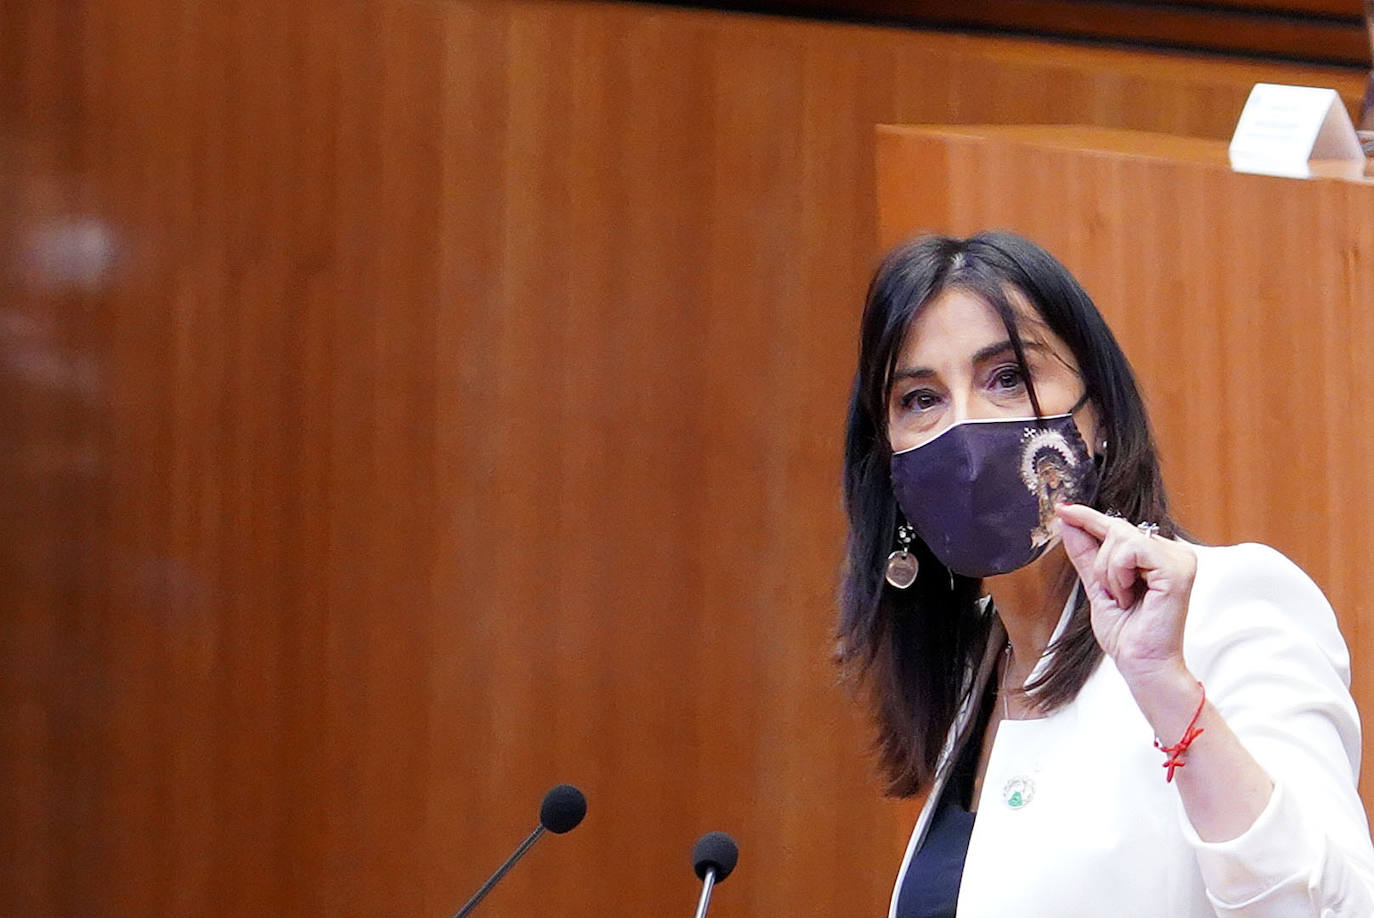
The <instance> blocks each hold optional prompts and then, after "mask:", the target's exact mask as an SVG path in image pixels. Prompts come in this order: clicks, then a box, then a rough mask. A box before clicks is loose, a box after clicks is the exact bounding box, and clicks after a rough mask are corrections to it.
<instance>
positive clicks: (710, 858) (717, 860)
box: [692, 832, 739, 883]
mask: <svg viewBox="0 0 1374 918" xmlns="http://www.w3.org/2000/svg"><path fill="white" fill-rule="evenodd" d="M738 860H739V845H737V844H735V840H734V839H733V838H731V837H730V836H728V835H726V834H725V833H724V832H707V833H706V834H705V835H703V836H701V838H698V839H697V843H696V845H695V846H693V848H692V869H693V870H695V871H696V872H697V879H699V880H704V879H706V871H707V870H709V869H711V868H712V867H714V868H716V882H717V883H719V882H721V881H723V880H724V879H725V878H726V877H728V876H729V875H730V871H732V870H734V869H735V863H736V862H737V861H738Z"/></svg>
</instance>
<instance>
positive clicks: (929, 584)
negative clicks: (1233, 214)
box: [836, 232, 1175, 797]
mask: <svg viewBox="0 0 1374 918" xmlns="http://www.w3.org/2000/svg"><path fill="white" fill-rule="evenodd" d="M950 289H960V290H967V291H969V292H971V293H973V294H976V295H977V296H978V297H979V298H981V299H983V300H985V301H986V302H987V303H988V304H989V305H990V306H992V307H993V308H994V309H995V310H996V311H997V312H998V314H999V315H1000V316H1001V318H1002V321H1003V323H1004V324H1005V325H1006V328H1007V333H1008V335H1009V337H1010V339H1011V342H1012V347H1013V350H1014V351H1015V354H1016V359H1017V361H1018V362H1019V363H1020V365H1021V370H1022V375H1023V378H1024V379H1026V380H1027V388H1028V391H1029V395H1030V399H1031V406H1032V409H1033V410H1034V412H1035V414H1036V416H1041V411H1040V403H1039V400H1038V399H1037V398H1036V395H1035V388H1034V382H1033V380H1031V377H1030V372H1029V369H1028V367H1027V365H1026V359H1025V353H1024V349H1023V346H1022V340H1021V335H1020V333H1019V331H1018V326H1017V318H1016V312H1015V309H1014V308H1013V305H1012V302H1011V300H1010V299H1009V298H1008V296H1009V291H1011V290H1015V291H1019V293H1020V294H1021V295H1022V296H1024V297H1025V299H1026V300H1027V301H1028V302H1029V303H1030V305H1031V306H1032V307H1033V308H1034V309H1035V311H1036V313H1037V314H1038V315H1039V317H1040V318H1041V319H1042V320H1043V321H1044V323H1045V325H1046V326H1047V327H1048V328H1049V329H1050V330H1051V331H1053V332H1054V333H1055V334H1056V335H1058V336H1059V338H1060V339H1061V340H1062V341H1063V342H1064V343H1065V344H1066V345H1068V348H1069V350H1070V351H1071V352H1072V353H1073V356H1074V358H1075V359H1076V360H1077V361H1078V366H1079V370H1080V372H1081V374H1082V378H1083V383H1084V386H1085V388H1086V391H1087V394H1088V397H1089V398H1090V399H1091V401H1092V404H1093V406H1094V407H1095V408H1096V411H1097V416H1098V418H1099V425H1100V426H1099V431H1098V432H1099V438H1100V439H1105V441H1106V449H1105V450H1102V451H1101V455H1102V456H1103V457H1104V458H1103V461H1102V466H1101V469H1100V484H1099V487H1098V493H1097V498H1096V500H1095V501H1094V506H1096V507H1097V509H1099V510H1104V511H1106V510H1110V511H1112V512H1115V513H1119V514H1120V515H1122V516H1124V517H1126V518H1127V519H1129V520H1132V521H1141V520H1149V521H1152V522H1157V523H1159V525H1160V531H1161V533H1162V534H1164V535H1166V536H1171V535H1173V534H1174V531H1175V528H1174V525H1173V521H1172V519H1171V517H1170V516H1169V510H1168V500H1167V498H1166V496H1165V492H1164V483H1163V480H1162V479H1161V476H1160V471H1159V460H1158V457H1157V454H1156V449H1155V444H1154V438H1153V436H1152V434H1151V431H1150V423H1149V418H1148V417H1147V415H1146V412H1145V404H1144V401H1143V399H1142V398H1141V395H1140V390H1139V388H1138V387H1137V386H1136V381H1135V374H1134V373H1133V372H1132V371H1131V366H1130V363H1129V362H1128V361H1127V360H1126V355H1125V354H1124V353H1123V352H1122V350H1121V347H1120V345H1118V344H1117V342H1116V338H1115V337H1114V336H1113V335H1112V333H1111V330H1110V329H1109V328H1108V327H1107V323H1106V322H1105V321H1104V320H1103V318H1102V315H1101V313H1099V312H1098V311H1097V307H1096V306H1094V305H1093V302H1092V300H1091V299H1090V298H1089V297H1088V294H1087V292H1086V291H1084V290H1083V288H1082V286H1080V285H1079V283H1078V281H1076V280H1075V279H1074V278H1073V276H1072V275H1071V274H1069V272H1068V270H1067V269H1066V268H1065V267H1064V266H1063V265H1061V264H1060V263H1059V262H1058V261H1057V260H1056V259H1055V258H1054V256H1052V255H1050V254H1049V253H1048V252H1046V251H1045V250H1044V249H1042V248H1040V247H1039V246H1038V245H1036V244H1035V243H1033V242H1030V241H1029V240H1026V239H1023V238H1021V237H1019V236H1016V235H1013V234H1011V233H1004V232H986V233H980V234H978V235H976V236H973V237H971V238H969V239H955V238H951V237H946V236H928V237H925V238H921V239H917V240H914V241H912V242H908V243H906V244H904V245H902V246H899V247H898V248H896V249H895V250H893V251H892V252H891V253H889V254H888V256H887V257H886V258H885V259H884V260H883V263H882V265H881V266H880V267H879V268H878V271H877V273H876V274H875V275H874V277H873V281H872V283H871V284H870V285H869V289H868V300H867V303H866V304H865V306H864V314H863V321H862V326H861V329H860V340H859V367H858V371H857V373H856V374H855V376H854V387H853V390H852V393H851V396H850V402H849V418H848V422H847V425H846V429H845V452H844V503H845V512H846V513H847V515H848V517H849V540H848V547H847V557H846V562H845V568H844V576H843V584H842V587H841V592H840V621H839V625H838V628H837V632H836V637H837V649H836V658H837V661H838V662H839V663H840V665H841V666H842V667H843V669H844V671H845V672H846V674H848V675H849V676H851V677H852V678H853V679H854V680H855V681H856V682H858V683H859V684H860V685H861V686H862V687H863V688H864V689H865V690H866V693H867V695H868V698H869V701H870V703H871V706H872V712H873V716H874V720H875V721H876V725H877V729H878V743H877V745H878V752H879V757H880V763H881V766H882V769H883V771H884V772H885V774H886V777H887V781H888V784H887V792H888V793H889V794H890V795H892V796H898V797H906V796H910V795H912V794H915V793H917V792H919V791H920V790H921V789H922V788H924V787H925V786H927V785H928V784H929V783H930V781H931V780H932V779H933V777H934V774H935V768H936V764H937V759H938V757H939V755H940V750H941V749H942V747H943V745H944V741H945V737H946V735H947V733H948V731H949V728H950V725H951V723H952V722H953V720H954V717H955V714H956V712H957V711H958V709H959V706H960V704H961V703H962V702H963V700H964V696H965V695H966V694H967V693H968V692H969V691H970V690H971V682H972V679H971V675H972V671H973V668H974V667H975V666H976V665H977V662H978V660H979V659H981V657H982V654H983V651H984V650H985V649H986V645H987V642H988V636H989V634H990V633H991V616H989V615H987V614H986V613H985V611H984V610H985V606H984V604H983V603H982V601H981V599H980V597H981V596H982V592H983V591H982V581H981V580H977V579H974V578H968V577H962V576H959V575H957V574H952V573H951V572H950V571H949V569H948V568H946V567H944V566H943V565H942V564H941V563H940V562H939V561H938V560H937V559H936V558H935V556H934V555H933V554H931V552H930V550H929V549H928V548H927V547H926V546H925V544H924V543H922V542H921V540H920V539H919V538H918V539H917V540H916V541H915V542H914V543H913V545H912V551H913V552H914V553H915V554H916V556H917V558H918V560H919V562H920V572H919V574H918V576H917V578H916V582H915V583H914V584H913V585H912V586H911V587H910V588H909V589H906V590H898V589H894V588H893V587H891V586H889V585H888V584H887V583H886V581H885V580H884V579H883V572H884V568H885V565H886V562H887V556H888V554H889V553H890V552H892V551H893V550H894V549H895V547H896V544H895V532H896V528H897V525H898V522H899V513H900V511H899V510H898V508H897V501H896V498H895V497H894V496H893V493H892V480H891V475H890V463H891V458H892V446H891V444H890V442H889V440H888V432H887V410H888V409H887V406H888V395H889V389H890V387H891V382H892V373H893V371H894V369H895V366H896V361H897V357H898V355H899V354H900V352H901V350H902V346H903V343H904V342H905V340H906V336H907V331H908V329H910V327H911V323H912V321H913V320H914V319H915V318H916V316H917V315H918V314H919V313H920V312H921V310H922V309H923V308H924V307H925V305H926V304H927V303H929V302H930V301H931V300H933V299H934V298H935V297H937V296H938V295H939V294H941V293H943V292H944V291H946V290H950ZM1080 592H1081V591H1080ZM1052 649H1053V652H1054V653H1053V658H1052V660H1051V662H1050V664H1049V666H1048V667H1047V671H1046V672H1045V673H1044V675H1043V676H1041V677H1039V678H1038V679H1037V680H1035V682H1034V683H1032V684H1030V685H1028V686H1027V691H1028V692H1029V693H1030V694H1029V698H1030V700H1031V701H1032V703H1033V704H1034V705H1035V706H1037V707H1038V708H1039V709H1040V710H1041V711H1044V712H1048V711H1051V710H1053V709H1054V708H1056V707H1058V706H1060V705H1063V704H1065V703H1066V702H1068V701H1071V700H1072V699H1073V698H1074V696H1076V695H1077V694H1078V691H1079V689H1081V688H1082V687H1083V684H1084V683H1085V682H1086V681H1087V680H1088V677H1089V676H1090V675H1092V672H1093V670H1094V669H1095V668H1096V666H1097V664H1098V662H1099V661H1100V660H1101V658H1102V649H1101V648H1100V647H1099V646H1098V644H1097V640H1096V638H1095V637H1094V636H1093V632H1092V625H1091V623H1090V621H1089V616H1088V607H1087V603H1086V601H1084V600H1083V599H1082V598H1081V597H1080V599H1079V602H1078V605H1077V607H1076V608H1075V609H1074V611H1073V614H1072V617H1071V618H1070V620H1069V622H1068V625H1067V627H1066V629H1065V630H1064V632H1063V634H1062V635H1061V636H1060V637H1059V639H1058V640H1056V641H1055V643H1054V645H1053V648H1052Z"/></svg>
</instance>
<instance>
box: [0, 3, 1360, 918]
mask: <svg viewBox="0 0 1374 918" xmlns="http://www.w3.org/2000/svg"><path fill="white" fill-rule="evenodd" d="M1262 78H1263V79H1277V80H1284V81H1289V82H1306V83H1318V84H1325V85H1333V86H1336V87H1337V88H1339V89H1340V90H1341V91H1342V92H1343V93H1344V94H1345V95H1346V97H1347V99H1351V98H1353V97H1354V96H1355V95H1356V94H1357V93H1358V92H1359V89H1360V85H1361V74H1358V73H1354V72H1347V71H1337V70H1297V69H1290V68H1277V67H1261V66H1257V65H1245V66H1241V65H1235V64H1226V63H1221V62H1217V61H1211V60H1207V59H1203V58H1164V57H1156V56H1145V55H1131V54H1125V53H1121V52H1111V51H1103V50H1082V49H1075V48H1072V47H1069V46H1064V45H1046V44H1035V43H1024V42H1014V41H1007V40H994V39H979V38H969V37H963V36H952V35H926V34H921V33H914V32H904V31H887V30H881V29H874V28H860V27H853V26H842V25H824V24H815V23H806V22H801V21H796V20H783V19H769V18H763V17H745V16H733V15H725V14H712V13H701V12H689V11H680V10H671V9H666V8H661V7H655V8H646V7H639V6H634V5H624V4H610V5H602V4H594V3H542V2H515V0H511V2H480V3H479V2H460V0H367V2H352V0H302V2H299V3H290V4H281V3H270V2H267V0H223V2H219V3H214V4H202V3H193V2H188V0H104V2H101V3H95V2H87V0H73V2H70V3H62V4H53V3H48V2H41V0H0V112H2V113H3V118H0V304H3V305H0V374H3V385H4V392H5V395H4V397H3V399H0V438H3V442H4V443H5V444H6V451H5V456H6V461H5V462H4V463H3V464H0V536H2V537H3V538H2V539H0V545H3V548H0V570H3V573H4V580H3V582H4V583H5V585H6V599H7V608H6V615H5V616H4V619H3V622H4V624H3V626H0V736H2V737H3V740H0V743H3V746H0V826H2V827H3V828H0V863H4V864H6V865H7V867H9V868H10V869H9V870H7V879H9V880H10V882H7V883H5V884H3V885H0V912H4V913H6V914H31V915H67V914H77V913H81V914H92V913H93V914H104V915H147V914H177V915H239V914H304V913H330V914H343V915H348V914H359V915H362V914H367V915H378V914H397V915H400V914H417V913H424V914H444V913H447V912H451V911H452V910H454V909H455V908H456V907H457V906H458V905H459V904H461V902H462V901H463V899H464V898H465V897H466V896H467V895H468V894H469V893H470V892H471V891H472V889H474V888H475V886H476V885H477V883H478V882H480V881H481V880H482V879H483V878H484V876H485V874H486V872H487V871H488V870H490V869H492V868H493V867H494V866H495V865H496V864H497V863H498V862H499V861H500V860H501V858H502V857H504V856H505V854H506V853H507V852H508V851H509V850H510V848H511V847H513V846H514V844H515V843H516V842H517V841H518V840H519V839H520V838H521V837H522V836H523V834H524V833H525V832H526V831H527V830H528V829H529V828H530V827H531V826H532V824H533V821H534V814H535V809H536V806H537V802H538V799H539V796H540V794H542V792H543V791H544V790H545V789H546V788H547V787H548V786H549V785H551V784H552V783H554V782H556V781H559V780H571V781H575V782H577V783H579V784H581V785H582V786H583V787H584V788H585V789H586V790H587V792H588V796H589V798H590V800H591V811H590V815H589V817H588V820H587V823H586V825H585V826H584V827H582V828H579V829H578V830H577V831H576V832H575V833H574V834H572V835H570V836H568V837H567V838H563V839H551V840H547V841H545V842H541V843H540V847H539V848H537V849H536V850H535V852H534V853H533V854H532V855H531V856H530V858H529V860H528V862H527V863H525V864H522V865H521V866H520V868H519V870H518V871H516V872H514V873H512V874H511V876H510V877H508V878H507V880H506V881H505V882H504V883H503V885H502V887H501V888H500V889H499V890H498V891H497V893H495V894H494V895H493V898H492V900H491V901H490V902H489V903H488V904H487V906H486V907H487V909H488V911H487V913H489V914H497V913H507V914H514V913H531V914H533V913H537V912H538V911H540V910H545V911H547V910H550V909H553V908H556V909H557V910H558V911H560V912H562V913H565V914H569V915H573V916H577V915H630V914H645V913H662V912H665V911H668V912H670V911H671V910H672V909H675V908H676V909H680V910H685V909H686V908H688V907H690V904H691V902H692V901H693V900H694V896H695V889H694V887H695V885H696V884H695V880H694V878H693V877H692V876H691V874H690V870H689V866H688V863H687V861H688V857H687V852H688V849H689V847H690V844H691V842H692V840H693V839H694V838H695V837H696V836H697V835H698V834H699V833H700V832H703V831H705V830H707V829H710V828H724V829H728V830H730V831H732V832H734V833H735V834H736V835H737V836H738V837H739V839H740V841H741V844H742V847H743V852H744V853H743V857H742V861H741V867H740V871H739V873H738V874H737V875H736V877H734V878H732V879H731V880H730V883H729V885H727V886H726V887H724V888H723V889H722V890H721V893H720V895H719V897H718V899H717V901H716V903H715V905H714V907H713V914H719V915H722V916H729V915H744V914H821V915H852V914H856V913H870V914H877V913H880V912H881V909H882V908H883V903H884V902H885V900H886V897H887V893H888V888H889V884H890V880H891V877H892V875H893V872H894V870H895V868H896V864H897V860H898V858H899V855H900V851H901V848H902V845H903V842H904V836H905V833H906V830H907V827H908V824H909V820H910V818H911V811H912V806H911V804H910V803H897V804H893V803H888V802H884V801H881V800H879V799H878V798H877V796H876V795H877V789H878V784H877V782H876V781H875V780H874V779H873V777H872V774H871V772H870V770H869V762H868V761H867V759H866V757H865V754H864V746H865V743H866V740H867V731H866V728H865V726H864V724H863V719H862V716H861V714H860V712H859V711H858V710H857V709H856V708H855V706H854V705H853V704H851V702H850V701H849V699H848V698H847V697H846V694H845V692H844V691H843V690H841V689H840V688H838V687H837V686H835V684H834V674H833V672H832V671H831V669H830V666H829V664H828V661H827V654H828V649H829V642H830V638H829V633H830V627H831V619H832V615H833V611H832V605H833V603H832V594H833V590H834V584H835V579H836V574H835V568H836V564H837V562H838V560H839V556H840V551H841V518H840V510H839V497H838V493H837V488H838V453H839V448H838V447H839V430H840V424H841V418H842V413H843V406H844V400H845V396H846V391H847V387H848V377H849V373H850V366H849V364H850V360H851V359H852V354H853V344H852V338H853V332H854V327H855V324H856V321H857V312H858V308H859V301H860V299H861V297H862V291H863V288H864V285H865V283H866V280H867V275H868V272H869V270H870V268H871V266H872V265H873V264H874V263H875V258H876V251H875V210H874V202H873V194H872V189H873V181H874V172H873V165H872V158H873V140H872V126H873V125H874V124H875V123H878V122H886V121H941V122H948V121H988V120H1009V121H1022V122H1042V121H1061V122H1062V121H1090V122H1095V123H1101V124H1109V125H1124V126H1134V127H1141V128H1153V129H1160V130H1170V131H1178V132H1183V133H1197V134H1201V135H1205V136H1213V137H1220V136H1225V135H1226V134H1227V133H1229V131H1230V127H1231V124H1232V123H1233V121H1234V118H1235V115H1236V114H1237V113H1238V112H1239V109H1240V104H1241V102H1242V100H1243V98H1244V95H1245V93H1246V92H1247V91H1248V89H1249V86H1250V84H1251V83H1252V82H1254V81H1255V80H1257V79H1262ZM538 902H546V903H552V904H551V905H543V906H541V905H538V904H536V903H538Z"/></svg>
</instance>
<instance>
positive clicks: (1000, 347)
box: [973, 338, 1046, 363]
mask: <svg viewBox="0 0 1374 918" xmlns="http://www.w3.org/2000/svg"><path fill="white" fill-rule="evenodd" d="M1021 349H1022V350H1023V351H1027V352H1029V351H1044V350H1046V348H1045V345H1043V344H1041V343H1040V342H1039V341H1036V340H1035V339H1034V338H1032V339H1029V340H1027V339H1025V338H1023V339H1021ZM1015 352H1016V348H1014V347H1012V346H1011V340H1010V339H1008V340H1006V341H999V342H997V343H996V344H989V345H988V346H987V347H983V348H979V349H978V352H977V353H975V354H974V355H973V362H974V363H983V362H984V361H987V360H991V359H993V358H994V357H1001V356H1003V355H1005V354H1009V353H1015Z"/></svg>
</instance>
